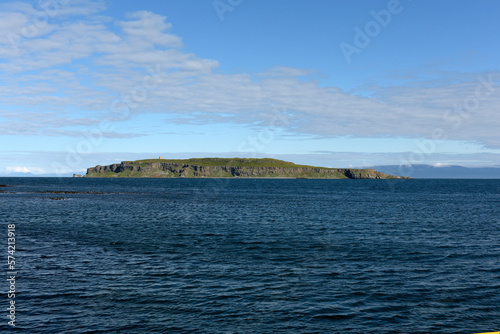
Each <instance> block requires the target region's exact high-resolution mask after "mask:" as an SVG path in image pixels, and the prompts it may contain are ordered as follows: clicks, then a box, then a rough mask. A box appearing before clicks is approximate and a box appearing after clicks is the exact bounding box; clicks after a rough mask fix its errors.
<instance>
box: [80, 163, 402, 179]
mask: <svg viewBox="0 0 500 334" xmlns="http://www.w3.org/2000/svg"><path fill="white" fill-rule="evenodd" d="M85 177H107V178H109V177H129V178H141V177H142V178H304V179H404V178H407V177H400V176H394V175H389V174H384V173H380V172H377V171H375V170H374V169H352V168H327V167H314V166H307V165H297V164H294V163H293V162H288V161H283V160H277V159H270V158H263V159H256V158H193V159H161V158H160V159H147V160H137V161H123V162H121V163H119V164H112V165H108V166H100V165H98V166H96V167H92V168H88V169H87V174H86V175H85Z"/></svg>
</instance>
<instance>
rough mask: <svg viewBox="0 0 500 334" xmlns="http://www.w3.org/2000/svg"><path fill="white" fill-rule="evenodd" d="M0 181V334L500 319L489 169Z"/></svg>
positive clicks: (437, 327)
mask: <svg viewBox="0 0 500 334" xmlns="http://www.w3.org/2000/svg"><path fill="white" fill-rule="evenodd" d="M0 185H6V187H0V214H1V217H2V218H1V223H2V227H3V228H2V232H0V249H3V254H4V261H2V263H3V265H2V266H0V267H1V269H2V270H1V271H0V272H2V273H3V276H4V278H3V279H2V280H3V281H4V283H3V287H2V291H3V293H2V295H3V296H2V298H1V300H2V307H1V308H0V309H1V310H2V311H1V312H3V314H1V313H0V314H1V318H0V319H2V320H0V330H2V331H3V332H5V331H7V330H13V329H14V328H13V326H12V324H15V330H17V331H19V332H26V333H477V332H487V331H499V330H500V180H307V179H280V180H272V179H85V178H0ZM9 231H10V232H12V233H14V234H15V237H11V238H10V239H9V235H8V233H9ZM11 236H12V234H11ZM12 238H14V239H15V240H14V243H15V252H11V254H8V251H9V250H12V248H8V246H9V245H12V241H13V240H12ZM12 254H13V255H12ZM8 255H11V256H13V258H15V264H14V265H13V266H12V267H9V266H8V261H7V260H8ZM12 273H15V274H12ZM11 276H13V280H14V281H15V284H14V285H12V284H11V283H12V281H13V280H12V279H11ZM9 279H11V280H10V281H9ZM12 287H14V292H12V293H13V294H14V295H15V297H14V296H10V297H9V294H8V292H9V291H12ZM9 289H10V290H9ZM12 301H14V302H15V304H14V305H15V310H14V313H12V312H11V311H12V307H11V306H10V305H11V304H10V303H11V302H12ZM9 307H11V310H9V309H8V308H9ZM11 315H14V316H15V318H14V322H12V318H9V316H11ZM9 321H10V322H11V323H10V324H9Z"/></svg>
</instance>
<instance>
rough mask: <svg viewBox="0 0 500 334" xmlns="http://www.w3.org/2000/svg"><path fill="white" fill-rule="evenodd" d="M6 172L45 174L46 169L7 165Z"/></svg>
mask: <svg viewBox="0 0 500 334" xmlns="http://www.w3.org/2000/svg"><path fill="white" fill-rule="evenodd" d="M5 172H6V173H7V174H12V173H22V174H28V173H30V174H45V173H46V171H45V170H44V169H42V168H38V167H26V166H7V167H5Z"/></svg>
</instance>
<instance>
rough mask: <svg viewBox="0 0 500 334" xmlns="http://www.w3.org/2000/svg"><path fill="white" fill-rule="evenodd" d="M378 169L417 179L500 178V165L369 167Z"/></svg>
mask: <svg viewBox="0 0 500 334" xmlns="http://www.w3.org/2000/svg"><path fill="white" fill-rule="evenodd" d="M369 168H371V169H375V170H376V171H379V172H382V173H386V174H392V175H399V176H409V177H411V178H415V179H500V167H475V168H472V167H463V166H453V165H452V166H441V167H436V166H431V165H386V166H372V167H369Z"/></svg>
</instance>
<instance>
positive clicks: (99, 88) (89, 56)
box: [0, 0, 500, 147]
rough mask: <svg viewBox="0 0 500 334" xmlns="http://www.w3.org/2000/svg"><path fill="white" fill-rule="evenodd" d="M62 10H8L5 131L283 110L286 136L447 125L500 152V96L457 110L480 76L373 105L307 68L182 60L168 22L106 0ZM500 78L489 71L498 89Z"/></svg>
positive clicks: (409, 86)
mask: <svg viewBox="0 0 500 334" xmlns="http://www.w3.org/2000/svg"><path fill="white" fill-rule="evenodd" d="M61 3H62V2H61ZM64 3H67V4H66V5H62V4H61V5H60V6H59V7H58V8H52V9H48V10H47V9H45V11H44V9H42V8H38V7H33V6H31V5H19V4H16V5H15V6H14V5H9V4H4V5H3V6H2V10H3V12H2V14H0V55H2V57H3V58H4V62H3V63H0V71H1V72H2V80H3V84H2V85H0V98H1V100H2V101H3V102H2V105H0V108H1V109H0V117H3V118H4V119H5V122H3V123H2V125H1V126H0V130H1V131H3V133H4V134H43V133H44V132H46V133H52V134H57V135H66V136H71V135H72V134H74V135H77V134H78V131H77V129H76V127H79V126H95V125H96V124H97V123H98V122H99V121H100V120H101V119H103V118H107V119H114V120H121V119H128V117H124V115H123V114H120V113H119V112H118V111H117V110H118V109H120V108H121V109H122V110H123V109H124V108H126V107H128V108H129V109H130V113H128V114H130V115H131V116H133V115H134V114H136V113H152V112H155V113H168V114H171V115H175V117H170V119H176V120H177V121H178V122H194V123H196V122H197V121H199V120H197V119H196V118H195V119H194V120H193V118H190V116H192V115H193V114H194V113H201V114H202V115H203V122H205V123H206V122H213V123H216V122H220V121H221V119H222V118H223V119H224V122H235V123H242V124H251V125H255V124H268V122H269V120H270V119H271V118H272V117H273V115H272V114H271V113H270V110H271V109H272V107H271V106H273V105H274V106H279V107H280V108H283V109H284V110H286V111H287V115H288V118H289V119H288V121H289V122H288V124H287V125H286V126H287V130H288V131H291V132H295V133H302V134H315V135H319V136H325V137H335V136H358V137H359V136H361V137H365V138H366V137H388V136H389V137H413V138H429V137H431V136H432V133H433V130H435V129H442V130H443V131H444V134H445V135H446V137H447V139H454V140H474V141H477V142H480V143H483V144H484V145H488V146H491V147H500V139H499V137H498V133H497V132H498V126H499V125H500V124H499V123H500V115H499V114H498V112H497V106H498V105H499V103H500V88H497V89H496V90H495V92H493V93H492V94H491V95H490V96H488V98H485V99H483V100H481V101H480V105H479V106H478V108H477V110H476V111H475V112H474V113H466V112H463V111H462V112H461V113H460V112H457V111H453V107H454V105H455V104H456V103H464V101H465V99H466V98H467V97H469V96H473V95H474V94H475V90H476V86H477V84H478V79H477V77H473V78H470V77H463V78H461V81H460V82H459V83H456V82H450V81H448V80H442V81H439V80H436V82H435V83H434V84H432V85H423V84H422V82H421V80H420V79H418V78H416V77H411V76H410V77H406V78H405V82H406V84H405V85H401V86H392V87H377V86H372V87H370V89H371V91H372V92H373V93H374V95H375V96H376V98H375V97H372V98H368V97H363V96H360V95H355V94H349V93H346V92H344V91H341V90H340V89H338V88H335V87H321V86H319V85H318V84H317V82H316V79H317V78H316V77H315V76H318V75H319V74H318V73H317V72H315V71H312V70H308V69H297V68H289V67H279V66H278V67H276V68H274V69H269V70H267V71H263V72H260V73H251V74H246V73H236V74H226V73H223V72H221V71H220V70H218V66H219V63H218V62H217V61H216V60H210V59H202V58H200V57H198V56H196V55H195V54H191V53H186V52H184V51H183V50H182V39H181V38H180V37H179V36H177V35H175V34H173V33H172V30H173V29H172V25H171V24H170V23H169V22H167V19H166V17H164V16H161V15H158V14H155V13H152V12H148V11H140V12H135V13H129V14H127V16H126V17H125V19H124V20H121V21H116V22H113V21H112V20H111V18H108V17H101V16H97V15H96V14H98V13H100V11H102V10H103V9H104V8H105V7H104V4H103V2H102V1H84V0H81V1H71V2H67V1H64ZM50 10H52V11H50ZM44 12H45V13H52V14H53V15H52V14H51V15H49V17H48V19H47V22H46V23H44V22H41V23H39V24H38V26H39V27H38V30H37V33H36V34H34V36H32V37H29V38H28V37H23V38H22V40H21V41H19V43H16V49H17V52H13V50H14V49H13V47H12V45H11V44H12V43H11V42H10V41H9V39H8V38H6V36H7V35H8V34H9V33H13V32H14V33H17V34H18V35H22V29H23V27H24V25H25V24H26V22H30V20H31V21H33V16H34V15H37V14H40V13H44ZM88 15H91V16H88ZM155 72H157V73H155ZM498 74H499V73H492V76H493V81H495V82H496V81H497V80H496V78H497V77H498ZM436 75H442V76H443V77H445V76H446V75H447V74H446V73H433V77H434V78H435V77H436ZM483 75H488V74H487V73H486V74H483ZM412 80H413V81H412ZM419 80H420V81H419ZM146 85H148V86H147V87H148V88H145V87H146ZM117 106H118V107H119V108H116V107H117ZM446 112H449V113H448V114H446ZM221 115H224V116H225V117H221ZM444 115H448V117H447V118H446V117H444ZM458 123H460V124H458ZM126 135H127V136H128V134H126ZM137 135H140V134H137Z"/></svg>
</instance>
